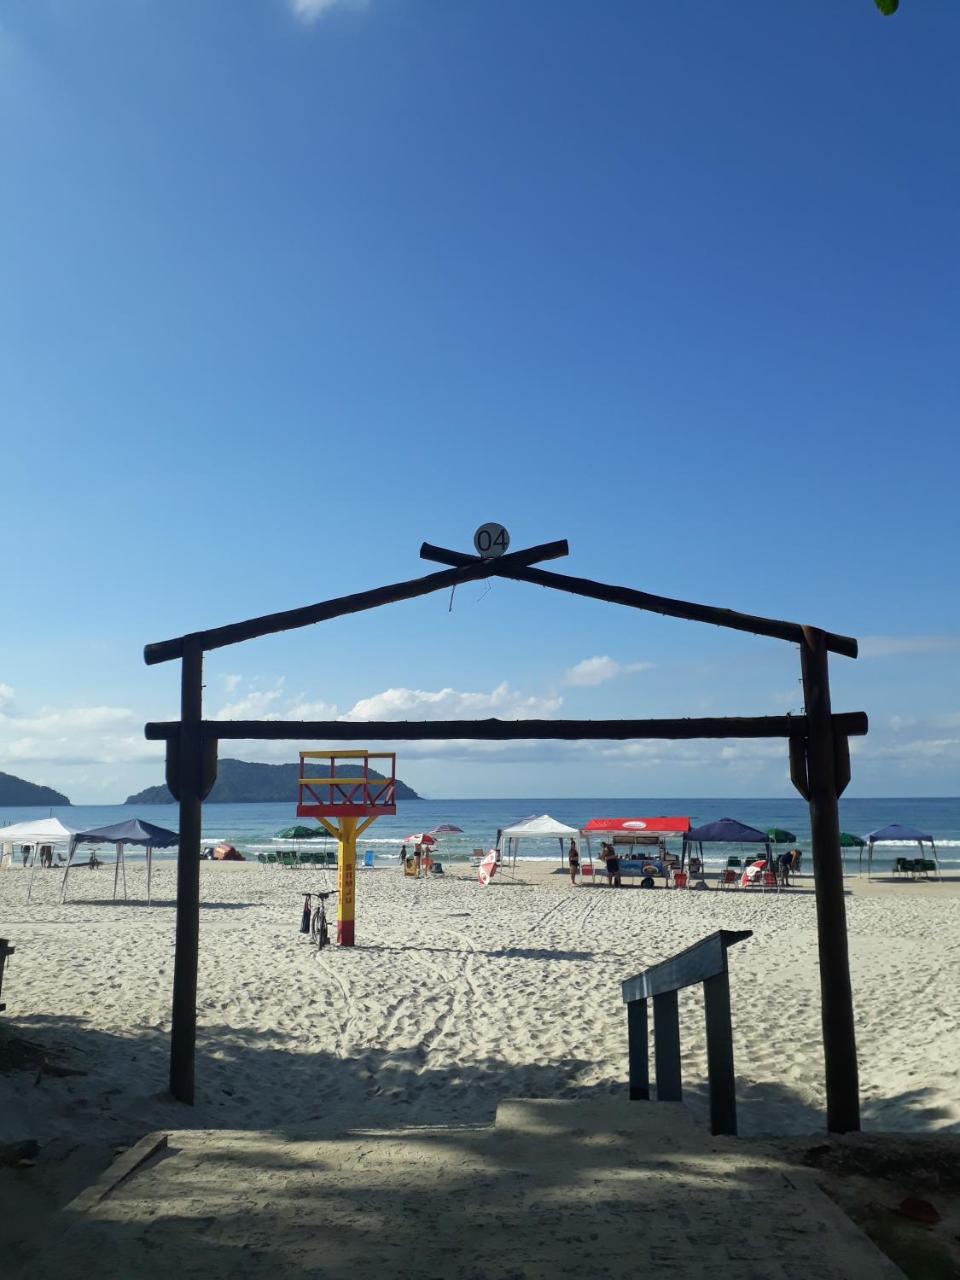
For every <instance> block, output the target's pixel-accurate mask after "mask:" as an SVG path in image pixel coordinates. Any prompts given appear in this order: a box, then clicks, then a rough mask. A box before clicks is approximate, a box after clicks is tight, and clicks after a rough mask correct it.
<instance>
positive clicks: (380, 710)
mask: <svg viewBox="0 0 960 1280" xmlns="http://www.w3.org/2000/svg"><path fill="white" fill-rule="evenodd" d="M562 705H563V699H562V698H560V697H556V696H549V697H543V698H539V697H536V696H534V695H524V694H521V693H518V692H517V691H516V690H514V689H511V688H510V686H509V685H508V684H507V683H506V682H504V683H503V684H498V685H497V686H496V688H495V689H491V691H490V692H489V693H464V692H461V691H460V690H458V689H437V690H436V691H431V690H426V689H384V691H383V692H382V693H376V694H374V695H373V697H371V698H361V699H360V701H359V702H357V703H356V704H355V705H354V706H353V707H352V708H351V709H350V710H349V711H348V712H347V713H346V714H345V715H343V716H341V717H340V719H341V720H473V719H476V718H477V717H484V716H496V717H498V718H499V719H502V720H530V719H539V718H541V717H549V716H551V715H552V714H553V713H554V712H555V711H558V710H559V709H560V707H561V706H562Z"/></svg>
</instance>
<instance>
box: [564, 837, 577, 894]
mask: <svg viewBox="0 0 960 1280" xmlns="http://www.w3.org/2000/svg"><path fill="white" fill-rule="evenodd" d="M567 862H568V863H569V865H570V883H571V884H576V883H577V875H578V874H579V872H580V851H579V850H578V849H577V842H576V841H575V840H574V838H573V836H571V837H570V850H569V852H568V853H567Z"/></svg>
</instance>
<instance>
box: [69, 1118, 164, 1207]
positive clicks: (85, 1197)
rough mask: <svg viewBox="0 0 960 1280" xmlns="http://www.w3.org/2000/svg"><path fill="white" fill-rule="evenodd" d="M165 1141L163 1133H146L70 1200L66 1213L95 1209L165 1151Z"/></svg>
mask: <svg viewBox="0 0 960 1280" xmlns="http://www.w3.org/2000/svg"><path fill="white" fill-rule="evenodd" d="M167 1140H168V1135H167V1134H165V1133H148V1134H147V1136H146V1137H145V1138H141V1139H140V1141H139V1142H136V1143H134V1145H133V1146H132V1147H131V1148H130V1150H129V1151H125V1152H124V1153H123V1155H122V1156H118V1157H117V1158H116V1160H114V1161H113V1163H112V1164H111V1165H110V1167H109V1168H108V1169H107V1170H106V1172H105V1173H103V1174H102V1175H101V1176H100V1177H99V1178H98V1179H97V1181H96V1182H95V1183H93V1185H92V1186H89V1187H86V1188H85V1189H84V1190H83V1191H81V1192H80V1194H79V1195H78V1196H76V1197H75V1198H74V1199H73V1200H71V1201H70V1203H69V1204H68V1205H67V1206H66V1208H67V1211H68V1212H70V1213H89V1212H90V1210H91V1209H95V1208H96V1207H97V1205H98V1204H100V1203H102V1202H103V1201H104V1200H106V1198H107V1196H109V1195H112V1194H113V1192H114V1191H116V1189H117V1187H119V1185H120V1183H121V1182H125V1181H126V1179H127V1178H129V1177H130V1176H131V1174H134V1173H136V1171H137V1170H138V1169H139V1168H140V1166H141V1165H143V1164H145V1163H146V1161H147V1160H149V1159H150V1158H151V1157H152V1156H155V1155H157V1154H158V1153H159V1152H161V1151H165V1150H166V1149H167Z"/></svg>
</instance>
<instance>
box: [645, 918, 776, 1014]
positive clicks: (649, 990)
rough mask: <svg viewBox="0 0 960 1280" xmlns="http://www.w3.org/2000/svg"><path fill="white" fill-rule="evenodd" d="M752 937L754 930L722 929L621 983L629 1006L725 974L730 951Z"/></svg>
mask: <svg viewBox="0 0 960 1280" xmlns="http://www.w3.org/2000/svg"><path fill="white" fill-rule="evenodd" d="M752 937H753V930H752V929H718V930H717V932H716V933H711V934H710V935H709V936H708V937H706V938H703V939H701V941H700V942H695V943H694V944H693V946H692V947H687V948H686V950H684V951H679V952H678V953H677V954H676V955H675V956H671V957H670V958H669V959H668V960H663V961H661V962H660V964H655V965H651V967H650V968H649V969H646V970H644V972H643V973H639V974H637V976H636V977H635V978H628V979H627V980H626V982H623V983H621V984H620V990H621V992H622V994H623V999H624V1002H625V1003H626V1004H629V1003H630V1002H631V1001H632V1000H643V999H647V998H649V997H651V996H657V995H660V994H661V993H662V992H665V991H679V990H680V989H681V988H683V987H692V986H694V985H695V984H696V983H698V982H704V981H706V979H707V978H712V977H714V975H715V974H718V973H725V972H726V968H727V948H728V947H732V946H733V945H734V944H735V943H737V942H742V941H743V940H744V939H745V938H752Z"/></svg>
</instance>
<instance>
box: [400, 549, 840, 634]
mask: <svg viewBox="0 0 960 1280" xmlns="http://www.w3.org/2000/svg"><path fill="white" fill-rule="evenodd" d="M420 558H421V559H422V560H432V561H434V562H436V563H438V564H448V565H458V566H464V567H465V566H467V565H469V564H474V563H476V561H477V557H475V556H468V555H464V554H463V553H462V552H460V551H449V550H447V548H446V547H434V546H432V545H431V544H430V543H429V542H425V543H424V544H423V546H422V547H421V548H420ZM543 558H544V559H545V558H546V557H543ZM507 561H508V557H507V556H504V557H503V558H502V559H501V560H490V561H484V563H486V564H489V565H491V566H492V572H493V573H494V574H496V575H497V576H498V577H502V578H513V579H515V580H516V581H518V582H532V583H535V584H536V585H537V586H540V587H552V588H553V589H554V590H555V591H568V592H570V593H571V594H573V595H577V596H587V597H588V598H589V599H592V600H606V601H608V602H609V603H610V604H621V605H627V606H628V607H630V608H632V609H643V610H646V611H647V612H649V613H660V614H663V615H664V616H665V617H670V618H686V619H687V620H688V621H691V622H709V623H712V624H713V625H714V626H717V627H729V628H731V629H732V630H734V631H749V632H751V633H752V634H753V635H759V636H772V637H774V638H775V639H777V640H789V641H791V642H792V643H793V644H800V643H801V642H802V640H803V628H802V627H801V626H800V624H799V623H796V622H786V621H782V620H780V619H777V618H763V617H759V616H756V615H754V614H749V613H739V612H737V611H736V610H735V609H720V608H717V607H716V606H715V605H708V604H693V603H692V602H691V601H688V600H673V599H671V598H670V597H669V596H654V595H650V594H649V593H648V592H646V591H636V590H634V589H633V588H632V587H616V586H612V585H610V584H609V583H605V582H594V581H593V579H591V578H575V577H571V576H570V575H569V574H563V573H551V572H549V571H548V570H545V569H534V568H531V567H529V566H523V567H517V566H515V565H512V564H509V563H507ZM823 634H824V636H825V637H826V641H827V648H828V649H830V650H831V651H832V652H834V653H842V654H844V655H846V657H848V658H855V657H856V656H857V642H856V640H855V639H854V638H853V636H841V635H835V634H834V633H833V632H828V631H825V632H824V633H823Z"/></svg>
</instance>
